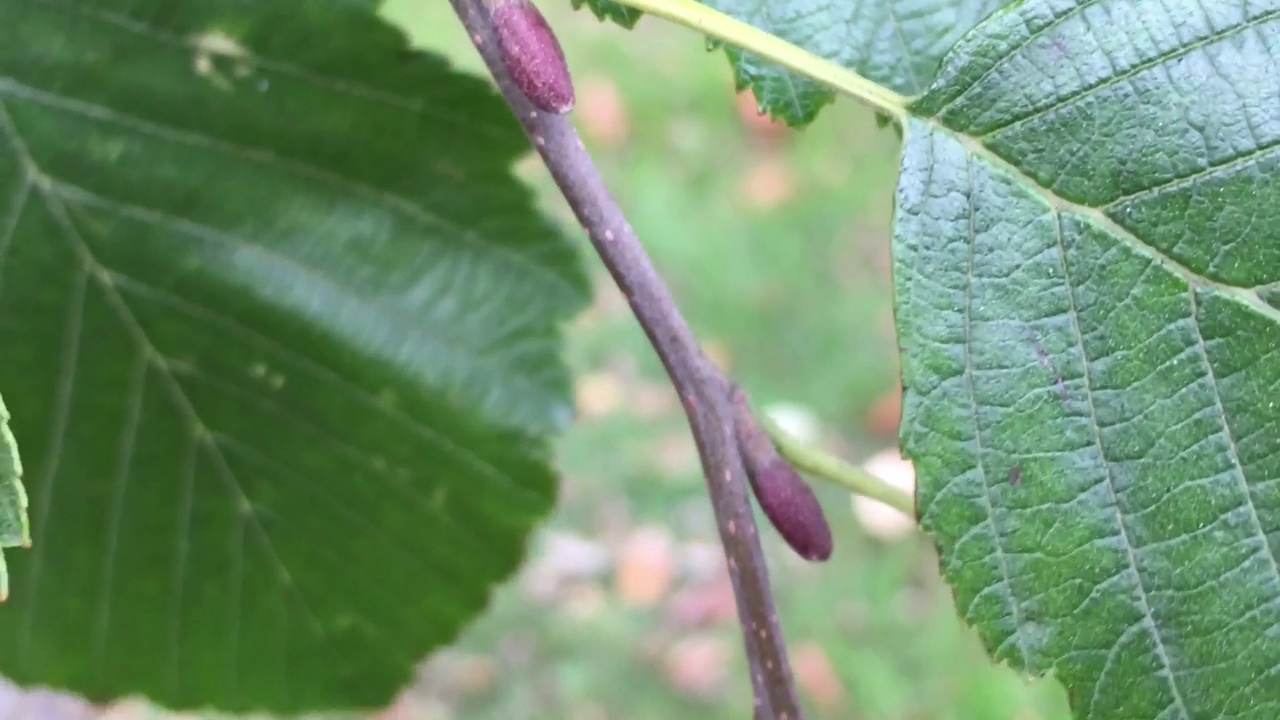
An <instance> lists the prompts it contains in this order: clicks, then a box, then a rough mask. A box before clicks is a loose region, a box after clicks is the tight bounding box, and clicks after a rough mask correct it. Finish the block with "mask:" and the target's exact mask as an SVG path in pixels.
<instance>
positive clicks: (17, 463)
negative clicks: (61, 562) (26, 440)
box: [0, 398, 31, 602]
mask: <svg viewBox="0 0 1280 720" xmlns="http://www.w3.org/2000/svg"><path fill="white" fill-rule="evenodd" d="M30 544H31V529H30V526H29V524H28V522H27V493H26V491H25V490H24V489H23V487H22V460H21V459H20V458H19V457H18V441H17V440H15V439H14V438H13V432H12V431H10V430H9V411H8V410H6V409H5V406H4V399H3V398H0V602H3V601H4V600H7V599H8V597H9V570H8V567H6V565H5V561H4V552H3V550H2V549H3V548H7V547H26V546H28V545H30Z"/></svg>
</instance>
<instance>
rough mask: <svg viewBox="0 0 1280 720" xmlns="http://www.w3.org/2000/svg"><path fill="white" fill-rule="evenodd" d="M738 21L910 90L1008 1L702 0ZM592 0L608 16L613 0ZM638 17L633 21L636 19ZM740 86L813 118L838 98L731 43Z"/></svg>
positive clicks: (784, 110)
mask: <svg viewBox="0 0 1280 720" xmlns="http://www.w3.org/2000/svg"><path fill="white" fill-rule="evenodd" d="M701 1H702V2H703V4H705V5H708V6H710V7H713V8H715V9H717V10H719V11H721V12H723V13H725V14H727V15H731V16H733V17H735V18H737V19H738V20H741V21H743V22H746V23H749V24H751V25H754V26H755V27H757V28H760V29H761V30H765V31H767V32H770V33H773V34H774V35H777V36H778V37H781V38H782V39H784V40H786V41H788V42H790V43H792V44H794V45H798V46H800V47H802V48H804V49H806V50H808V51H810V52H812V53H814V54H815V55H819V56H821V57H824V58H826V59H828V60H831V61H833V62H836V63H839V64H840V65H843V66H844V67H846V68H849V69H850V70H853V71H854V72H857V73H858V74H860V75H863V76H865V77H867V78H868V79H870V80H872V81H874V82H876V83H879V84H880V85H883V86H885V87H888V88H892V89H893V90H895V91H897V92H899V93H901V94H903V95H909V96H914V95H918V94H920V93H922V92H924V91H925V90H926V89H927V88H928V87H929V84H930V83H931V82H932V81H933V78H934V75H935V74H936V73H937V70H938V63H939V61H940V60H941V59H942V56H943V54H944V53H946V52H947V50H949V49H951V46H952V45H954V44H955V42H956V41H957V40H959V39H960V38H961V37H962V36H963V35H964V33H965V32H966V31H968V30H969V29H970V28H972V27H973V26H974V25H976V24H977V23H978V22H980V21H981V20H982V19H983V18H984V17H986V16H987V15H989V14H990V13H991V12H992V11H993V10H995V9H997V8H999V7H1000V6H1002V5H1004V4H1005V1H1006V0H701ZM581 2H586V3H587V4H588V5H589V6H591V8H592V9H593V10H594V11H595V12H596V14H597V15H599V16H601V17H604V16H606V13H607V12H608V11H609V9H610V8H611V7H617V5H616V3H614V2H613V0H575V7H577V3H581ZM634 22H635V21H634V20H632V21H631V23H630V24H627V25H626V26H627V27H630V26H631V24H634ZM726 51H727V53H728V55H729V61H730V63H731V64H732V66H733V73H734V78H735V81H736V83H737V85H738V87H739V89H741V88H746V87H750V88H752V91H753V92H754V93H755V97H756V100H757V102H758V103H759V105H760V108H761V109H762V110H765V111H767V112H769V113H770V114H772V115H773V116H775V117H779V118H782V119H784V120H786V121H787V122H788V123H790V124H792V125H805V124H808V123H809V122H811V121H812V120H813V119H814V118H815V117H817V115H818V111H819V110H821V109H822V106H824V105H826V104H827V103H829V102H831V101H832V100H833V99H835V95H834V93H833V92H832V90H830V89H829V88H827V87H826V86H825V85H821V84H819V83H817V82H815V81H814V80H811V79H810V78H808V77H807V76H804V75H800V74H798V73H794V72H791V71H790V70H786V69H784V68H782V67H779V66H778V65H775V64H774V63H772V62H769V61H768V60H764V59H762V58H760V57H759V56H757V55H753V54H751V53H749V52H744V51H742V50H739V49H737V48H732V47H730V48H726Z"/></svg>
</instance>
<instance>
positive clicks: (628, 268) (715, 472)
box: [450, 0, 802, 720]
mask: <svg viewBox="0 0 1280 720" xmlns="http://www.w3.org/2000/svg"><path fill="white" fill-rule="evenodd" d="M450 2H451V3H452V5H453V8H454V10H455V11H456V12H457V14H458V17H459V19H461V20H462V24H463V26H464V27H465V28H466V30H467V34H468V35H470V37H471V40H472V42H473V43H474V44H475V46H476V49H477V50H478V51H479V52H480V55H481V57H483V58H484V61H485V64H486V66H488V68H489V72H490V73H492V74H493V77H494V79H495V80H496V81H497V84H498V88H499V89H500V90H501V92H502V95H503V96H504V97H505V98H506V100H507V102H508V103H509V104H510V105H511V109H512V111H513V112H514V113H515V116H516V118H517V119H518V120H519V121H520V124H521V125H522V126H524V130H525V132H526V133H528V135H529V139H530V140H531V141H532V143H533V146H534V147H535V148H536V149H537V151H538V153H539V154H540V155H541V156H542V159H543V161H544V162H545V163H546V165H547V168H548V169H549V170H550V171H551V176H552V177H553V178H554V179H555V182H556V185H558V186H559V188H560V191H561V193H563V195H564V198H565V200H566V201H568V203H569V206H570V207H571V208H572V209H573V212H574V214H575V215H576V216H577V218H578V221H579V222H580V223H581V224H582V227H583V228H585V229H586V231H587V235H588V236H589V237H590V239H591V243H592V245H593V246H594V247H595V249H596V252H597V253H598V254H599V256H600V259H601V260H602V261H603V262H604V265H605V267H606V268H607V269H608V271H609V273H610V275H612V276H613V279H614V282H616V283H617V285H618V287H619V288H620V289H621V290H622V292H623V294H624V295H625V296H626V298H627V302H628V303H630V305H631V310H632V312H633V313H634V314H635V316H636V319H637V320H638V321H639V322H640V325H641V327H642V328H643V329H644V332H645V334H646V335H647V336H648V337H649V342H650V343H651V344H652V345H653V348H654V350H655V351H657V354H658V357H659V358H660V359H661V360H662V364H663V366H664V367H665V368H666V371H667V374H668V376H670V378H671V382H672V384H673V385H674V386H675V390H676V393H677V394H678V395H679V397H680V402H681V404H682V405H683V406H684V411H685V415H686V416H687V417H688V420H689V428H690V430H691V431H692V433H693V437H694V441H695V442H696V444H697V447H698V455H699V457H700V459H701V461H702V470H703V474H704V476H705V478H706V482H707V490H708V493H709V495H710V497H711V506H712V509H713V510H714V512H715V517H716V524H717V526H718V528H719V532H720V540H721V543H722V544H723V546H724V551H725V559H726V562H727V563H728V566H729V576H730V579H731V580H732V582H733V588H734V595H735V596H736V598H737V604H738V619H739V623H740V624H741V626H742V634H743V643H744V645H745V648H746V652H747V659H748V662H749V663H750V665H751V676H752V678H751V679H752V687H753V688H754V689H755V695H756V697H755V702H756V718H757V719H758V720H799V719H800V718H801V717H802V714H801V710H800V704H799V702H798V700H797V698H796V693H795V688H794V685H793V681H792V676H791V668H790V664H789V661H788V659H787V650H786V646H785V644H784V641H783V637H782V632H781V629H780V627H779V624H778V618H777V612H776V610H775V608H774V603H773V595H772V592H771V590H770V587H769V576H768V570H767V568H766V567H765V561H764V555H763V553H762V551H761V548H760V538H759V534H758V532H757V530H756V524H755V519H754V516H753V515H752V511H751V505H750V501H749V500H748V497H747V484H746V482H745V481H744V477H745V476H744V470H743V466H742V459H741V457H740V455H739V452H738V448H737V443H736V440H735V434H734V420H733V411H732V408H731V407H730V402H729V389H730V388H729V384H728V382H727V381H726V380H725V378H724V376H723V375H721V373H720V372H719V370H718V369H717V368H716V367H715V366H714V365H713V364H712V363H711V362H710V361H709V360H708V359H707V357H706V356H705V355H704V354H703V352H702V350H701V348H700V347H699V346H698V344H697V342H696V341H695V340H694V337H693V333H692V332H691V331H690V330H689V327H688V325H687V324H686V323H685V321H684V318H683V317H682V316H681V314H680V312H679V310H678V309H677V308H676V305H675V302H674V301H673V300H672V298H671V296H670V294H669V293H668V291H667V288H666V285H665V284H664V283H663V281H662V279H661V278H660V277H659V276H658V273H657V271H656V270H655V269H654V267H653V264H652V262H651V261H650V260H649V256H648V254H647V253H646V252H645V250H644V247H643V246H642V245H641V244H640V241H639V239H638V238H637V237H636V234H635V231H634V230H633V229H632V227H631V225H630V223H628V222H627V220H626V218H625V216H624V215H623V214H622V211H621V210H620V209H619V208H618V205H617V203H615V202H614V200H613V198H612V197H611V195H610V194H609V191H608V189H607V188H606V187H605V184H604V181H603V179H602V178H601V177H600V173H599V171H598V170H597V169H596V167H595V163H594V162H593V161H592V159H591V156H590V154H589V153H588V152H587V150H586V149H585V147H584V146H583V144H582V141H581V140H580V139H579V137H578V134H577V132H576V131H575V130H574V128H573V125H572V124H571V123H570V122H569V121H568V119H567V118H566V117H564V116H561V115H554V114H549V113H546V112H542V111H539V110H537V109H536V108H535V107H534V106H533V105H532V104H531V103H530V101H529V99H528V98H527V97H526V96H525V95H524V93H522V92H521V91H520V90H519V89H518V88H517V87H516V86H515V84H514V83H513V81H512V78H511V75H510V73H509V72H508V70H507V68H506V67H505V66H504V64H503V62H502V60H501V58H500V57H499V54H498V52H497V48H496V46H495V40H494V30H493V25H492V22H491V21H490V17H489V14H488V12H487V10H486V7H485V5H484V2H483V0H450Z"/></svg>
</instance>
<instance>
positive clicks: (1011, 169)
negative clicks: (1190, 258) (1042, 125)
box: [617, 0, 1280, 324]
mask: <svg viewBox="0 0 1280 720" xmlns="http://www.w3.org/2000/svg"><path fill="white" fill-rule="evenodd" d="M617 2H619V3H620V4H622V5H627V6H630V7H633V8H635V9H637V10H642V11H644V12H646V13H649V14H651V15H657V16H659V17H663V18H665V19H667V20H670V21H673V22H677V23H680V24H682V25H685V26H687V27H689V28H692V29H694V30H697V31H698V32H701V33H705V34H706V35H708V36H711V37H713V38H715V39H717V40H720V41H723V42H726V43H729V44H731V45H735V46H737V47H741V48H743V49H745V50H749V51H751V52H753V53H755V54H757V55H760V56H761V57H763V58H766V59H768V60H772V61H773V62H776V63H778V64H779V65H782V66H784V67H786V68H788V69H791V70H795V71H796V72H800V73H803V74H805V75H807V76H809V77H811V78H813V79H814V80H816V81H818V82H820V83H823V84H826V85H827V86H829V87H831V88H832V89H834V90H836V91H837V92H840V93H842V94H844V95H848V96H849V97H851V98H853V99H855V100H857V101H859V102H862V103H864V104H867V105H870V106H871V107H873V108H875V109H876V110H879V111H881V112H884V113H887V114H888V115H890V116H891V117H893V118H894V119H895V120H896V121H897V123H898V125H899V126H902V127H905V126H906V124H907V120H908V119H913V120H916V121H917V122H922V123H925V124H927V125H928V126H929V127H930V129H932V130H935V131H938V132H941V133H945V134H947V135H949V136H951V137H953V138H955V139H956V140H957V141H959V142H960V143H961V144H962V145H963V146H964V148H965V150H966V151H967V152H968V153H969V154H971V155H972V156H974V157H977V158H980V159H982V160H983V161H985V162H987V163H989V164H990V165H992V166H993V167H995V168H997V169H999V170H1000V171H1001V172H1003V173H1006V174H1008V175H1009V176H1011V177H1013V178H1014V179H1016V180H1017V181H1018V182H1019V183H1020V184H1021V185H1023V186H1025V187H1028V188H1031V189H1032V190H1033V191H1034V192H1035V193H1036V194H1038V195H1039V196H1040V197H1041V198H1042V199H1043V200H1044V201H1045V202H1046V203H1048V204H1049V205H1050V206H1052V207H1053V208H1054V209H1055V210H1057V211H1069V212H1072V213H1075V214H1077V215H1080V216H1083V217H1084V218H1087V219H1088V220H1089V221H1090V222H1092V223H1094V224H1095V225H1097V226H1099V227H1101V228H1103V229H1105V230H1106V231H1107V232H1108V233H1109V234H1111V235H1113V236H1115V237H1117V238H1118V239H1120V240H1121V241H1122V242H1124V243H1125V244H1127V245H1129V246H1130V247H1131V248H1132V249H1134V250H1136V251H1137V252H1139V253H1141V254H1143V255H1144V256H1146V257H1149V258H1151V259H1152V260H1154V261H1155V262H1157V263H1159V264H1160V265H1161V266H1162V267H1165V268H1167V269H1168V270H1170V271H1172V272H1173V273H1175V274H1177V275H1178V276H1180V277H1182V278H1183V279H1184V280H1186V281H1187V283H1188V284H1189V285H1192V286H1193V287H1202V288H1212V289H1214V290H1217V291H1219V292H1222V293H1223V294H1225V295H1228V296H1230V297H1232V298H1235V299H1236V300H1238V301H1240V302H1243V303H1244V304H1246V305H1248V306H1249V307H1250V308H1252V309H1253V310H1254V311H1255V312H1258V313H1260V314H1261V315H1263V316H1264V317H1266V318H1267V319H1269V320H1271V321H1273V322H1276V323H1278V324H1280V309H1277V308H1274V307H1271V306H1270V305H1268V304H1267V303H1266V302H1264V301H1263V300H1262V298H1261V297H1260V296H1259V295H1258V294H1257V292H1256V290H1255V288H1244V287H1238V286H1235V285H1229V284H1226V283H1222V282H1218V281H1216V280H1213V279H1211V278H1207V277H1205V276H1204V275H1202V274H1200V273H1198V272H1196V271H1195V270H1192V269H1191V268H1189V267H1187V266H1186V265H1183V264H1182V263H1180V262H1178V261H1177V260H1175V259H1174V258H1172V257H1169V256H1168V255H1166V254H1165V253H1164V252H1162V251H1160V250H1159V249H1158V248H1155V247H1153V246H1151V245H1150V244H1148V243H1147V242H1146V241H1144V240H1143V239H1142V238H1140V237H1138V236H1137V235H1135V234H1134V233H1133V232H1132V231H1131V230H1129V229H1128V228H1126V227H1124V226H1123V225H1120V224H1119V223H1117V222H1116V221H1114V220H1112V219H1111V218H1110V217H1108V216H1107V215H1106V213H1105V212H1104V211H1103V208H1099V207H1094V206H1091V205H1083V204H1080V203H1077V202H1074V201H1072V200H1069V199H1067V198H1065V197H1062V196H1061V195H1059V194H1058V193H1056V192H1055V191H1053V190H1052V189H1051V188H1048V187H1046V186H1045V185H1043V184H1042V183H1041V182H1040V181H1039V180H1037V179H1035V178H1033V177H1031V176H1030V175H1028V174H1027V173H1026V172H1025V171H1023V170H1022V169H1021V168H1019V167H1017V166H1016V165H1014V164H1012V163H1010V162H1009V161H1007V160H1005V159H1004V158H1003V157H1002V156H1000V155H998V154H997V153H995V152H994V151H992V150H991V149H990V148H988V147H987V146H986V145H984V144H983V143H982V138H983V137H986V136H988V135H990V134H991V132H995V131H994V130H993V131H989V132H988V133H985V134H983V135H973V134H969V133H965V132H962V131H958V130H955V129H954V128H951V127H949V126H947V125H946V124H945V123H944V122H943V121H942V119H941V118H940V117H938V113H934V114H929V115H925V114H919V113H916V112H913V110H912V101H913V98H907V97H903V96H901V95H898V94H897V93H895V92H893V91H892V90H890V89H888V88H886V87H884V86H882V85H879V84H877V83H876V82H874V81H872V80H870V79H868V78H866V77H864V76H862V75H860V74H858V73H856V72H854V71H852V70H849V69H847V68H844V67H841V66H839V65H837V64H835V63H833V62H831V61H829V60H827V59H825V58H822V57H820V56H818V55H815V54H813V53H811V52H809V51H807V50H805V49H803V48H800V47H798V46H796V45H793V44H791V43H789V42H787V41H786V40H783V39H781V38H779V37H777V36H774V35H771V34H769V33H767V32H766V31H763V30H759V29H757V28H755V27H753V26H751V25H748V24H746V23H744V22H741V21H739V20H736V19H735V18H732V17H730V16H728V15H726V14H724V13H722V12H720V11H718V10H715V9H713V8H710V7H708V6H706V5H703V4H701V3H698V2H695V1H694V0H617ZM1097 2H1099V0H1091V2H1087V3H1084V4H1082V5H1081V6H1079V7H1078V8H1076V9H1074V10H1072V12H1070V13H1066V14H1065V15H1064V16H1063V17H1060V18H1057V19H1056V20H1055V21H1054V22H1053V23H1052V24H1051V25H1050V26H1049V27H1053V26H1054V25H1057V24H1059V23H1061V22H1062V21H1063V20H1065V19H1067V18H1069V17H1071V16H1073V15H1075V14H1077V13H1079V12H1081V11H1083V10H1084V9H1085V8H1087V7H1089V6H1091V5H1094V4H1096V3H1097ZM1277 15H1280V11H1272V12H1269V13H1264V14H1263V15H1261V16H1259V17H1257V18H1254V19H1252V20H1250V21H1247V22H1244V23H1240V24H1237V25H1233V26H1230V27H1228V28H1224V29H1223V30H1220V31H1218V32H1216V33H1214V34H1213V35H1212V37H1205V38H1201V39H1200V40H1197V41H1196V42H1194V43H1190V44H1187V45H1179V46H1178V47H1177V48H1176V49H1174V50H1173V51H1170V52H1169V53H1164V54H1163V55H1168V56H1169V57H1161V58H1153V59H1151V60H1148V61H1146V62H1144V63H1143V64H1141V65H1139V66H1136V67H1134V68H1130V69H1128V70H1126V71H1125V72H1124V73H1121V74H1120V77H1118V78H1116V77H1114V76H1110V77H1108V78H1106V79H1105V80H1104V81H1103V82H1101V83H1098V84H1096V85H1093V86H1090V87H1087V88H1082V89H1081V90H1080V91H1079V92H1078V93H1076V94H1075V95H1072V96H1071V97H1069V98H1067V99H1066V100H1065V101H1066V102H1070V101H1071V100H1072V99H1076V98H1079V97H1083V96H1084V95H1086V94H1088V93H1090V92H1093V91H1095V90H1097V89H1099V88H1102V87H1106V86H1107V85H1108V83H1110V82H1112V81H1113V79H1114V80H1119V79H1123V76H1124V75H1126V74H1128V73H1133V72H1140V71H1141V70H1143V69H1149V68H1150V67H1153V66H1155V65H1158V64H1160V63H1161V62H1167V61H1168V60H1169V59H1171V58H1173V57H1177V56H1178V55H1179V54H1182V53H1185V52H1189V51H1191V50H1194V49H1195V48H1197V47H1203V46H1204V45H1206V44H1209V43H1211V42H1213V41H1217V40H1222V39H1224V38H1226V37H1230V36H1232V35H1234V34H1235V33H1238V32H1240V31H1242V30H1247V29H1248V28H1250V27H1253V26H1255V25H1258V24H1261V23H1264V22H1266V21H1268V20H1271V19H1274V18H1275V17H1276V16H1277ZM985 22H986V21H984V23H985ZM982 24H983V23H979V24H978V26H977V27H976V28H974V30H972V31H971V32H978V31H980V29H981V27H982ZM1042 32H1043V31H1042ZM1032 37H1035V36H1034V35H1033V36H1032ZM1028 41H1029V40H1028ZM994 67H999V63H996V64H995V66H994ZM994 67H993V68H992V69H990V70H989V71H988V73H987V74H990V72H994ZM984 76H985V75H984ZM976 84H977V82H974V83H972V84H970V85H969V88H971V87H974V86H975V85H976ZM969 88H965V91H962V92H961V93H959V94H958V95H957V97H955V98H952V99H951V100H949V101H948V102H947V104H948V105H949V104H951V103H953V102H955V101H956V100H958V99H959V98H960V97H963V95H964V92H967V91H968V89H969ZM943 108H945V105H944V106H943ZM1034 112H1037V113H1038V112H1041V110H1039V109H1037V110H1036V111H1034ZM1032 117H1034V115H1033V116H1032ZM1027 119H1029V118H1019V119H1018V120H1017V121H1015V123H1016V122H1022V121H1025V120H1027ZM1011 124H1013V123H1011ZM1277 147H1280V145H1271V146H1266V147H1261V148H1256V149H1254V150H1252V151H1251V152H1248V153H1245V154H1243V155H1242V156H1239V157H1236V158H1233V159H1232V160H1231V161H1229V162H1228V163H1223V164H1220V165H1217V166H1213V167H1208V168H1204V169H1202V170H1200V171H1198V172H1197V173H1195V174H1193V175H1190V176H1186V177H1182V178H1175V179H1174V180H1171V181H1168V182H1166V183H1163V184H1161V185H1156V186H1152V187H1148V188H1144V189H1142V190H1140V191H1138V192H1136V193H1133V194H1131V195H1129V196H1125V197H1121V198H1117V199H1115V200H1113V201H1112V202H1111V203H1110V204H1109V205H1108V206H1107V207H1110V206H1113V205H1115V204H1117V203H1120V202H1123V201H1125V200H1128V199H1131V198H1133V197H1136V196H1139V195H1142V194H1145V193H1149V192H1155V191H1157V190H1160V189H1163V188H1166V187H1170V186H1173V185H1176V184H1178V183H1181V182H1191V181H1194V180H1195V179H1196V178H1197V177H1200V176H1202V175H1204V174H1207V173H1210V172H1215V171H1217V170H1220V169H1222V168H1224V167H1231V166H1232V165H1233V164H1235V163H1243V162H1247V161H1248V160H1250V159H1253V158H1255V157H1258V156H1260V155H1262V154H1264V153H1266V152H1268V151H1270V150H1272V149H1275V148H1277ZM1264 287H1265V286H1264Z"/></svg>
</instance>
